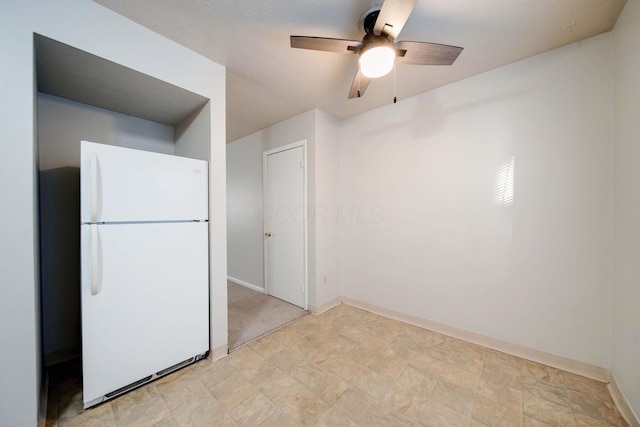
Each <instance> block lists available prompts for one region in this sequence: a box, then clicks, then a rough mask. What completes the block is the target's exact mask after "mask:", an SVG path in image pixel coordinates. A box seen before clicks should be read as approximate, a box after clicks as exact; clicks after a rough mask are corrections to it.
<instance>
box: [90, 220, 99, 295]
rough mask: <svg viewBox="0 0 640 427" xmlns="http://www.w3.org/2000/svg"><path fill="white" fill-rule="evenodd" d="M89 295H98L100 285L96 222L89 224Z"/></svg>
mask: <svg viewBox="0 0 640 427" xmlns="http://www.w3.org/2000/svg"><path fill="white" fill-rule="evenodd" d="M90 228H91V295H94V296H95V295H98V294H99V293H100V291H101V286H100V277H99V274H98V263H99V257H98V249H99V244H98V243H99V242H98V239H99V238H100V236H99V234H98V226H97V225H96V224H91V225H90Z"/></svg>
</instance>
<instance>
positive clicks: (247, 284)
mask: <svg viewBox="0 0 640 427" xmlns="http://www.w3.org/2000/svg"><path fill="white" fill-rule="evenodd" d="M227 280H228V281H230V282H233V283H235V284H237V285H241V286H244V287H245V288H249V289H251V290H252V291H256V292H260V293H263V294H266V293H267V291H266V290H265V289H264V288H261V287H260V286H256V285H253V284H251V283H249V282H245V281H244V280H240V279H236V278H235V277H231V276H227Z"/></svg>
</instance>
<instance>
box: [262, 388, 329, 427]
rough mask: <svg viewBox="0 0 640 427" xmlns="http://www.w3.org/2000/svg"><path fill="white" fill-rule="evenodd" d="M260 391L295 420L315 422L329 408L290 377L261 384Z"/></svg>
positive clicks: (305, 422) (306, 422)
mask: <svg viewBox="0 0 640 427" xmlns="http://www.w3.org/2000/svg"><path fill="white" fill-rule="evenodd" d="M261 391H262V392H263V393H264V394H265V395H266V396H267V397H268V398H269V399H271V401H273V402H274V403H275V404H276V405H277V406H278V407H279V408H280V409H281V410H282V411H284V412H285V413H286V414H287V415H288V416H289V417H291V418H292V419H293V420H295V421H296V422H299V423H302V424H305V425H309V424H313V423H315V422H317V421H318V420H319V419H320V417H321V416H322V415H323V413H324V412H325V411H326V410H327V409H328V408H329V406H328V405H327V404H325V403H324V402H323V401H322V400H321V399H320V398H319V397H317V396H316V395H315V394H313V393H312V392H311V391H310V390H308V389H307V388H305V387H304V386H302V385H301V384H299V383H298V382H296V381H295V380H293V379H291V378H286V379H282V380H280V381H279V382H277V383H274V384H269V385H266V384H265V386H263V388H262V389H261Z"/></svg>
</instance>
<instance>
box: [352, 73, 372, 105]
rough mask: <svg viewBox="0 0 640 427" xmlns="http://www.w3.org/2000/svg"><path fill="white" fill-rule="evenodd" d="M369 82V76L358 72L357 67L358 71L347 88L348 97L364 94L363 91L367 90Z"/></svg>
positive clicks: (357, 96)
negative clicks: (349, 88) (348, 88)
mask: <svg viewBox="0 0 640 427" xmlns="http://www.w3.org/2000/svg"><path fill="white" fill-rule="evenodd" d="M369 83H371V79H370V78H369V77H365V76H364V75H363V74H362V73H361V72H360V68H358V72H357V73H356V76H355V77H354V78H353V83H351V90H349V99H353V98H360V97H361V96H362V95H364V91H365V90H367V87H368V86H369Z"/></svg>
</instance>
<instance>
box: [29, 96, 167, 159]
mask: <svg viewBox="0 0 640 427" xmlns="http://www.w3.org/2000/svg"><path fill="white" fill-rule="evenodd" d="M38 132H39V137H38V139H39V142H38V144H39V150H40V152H39V158H40V169H41V170H46V169H52V168H60V167H64V166H74V167H80V141H82V140H87V141H92V142H99V143H101V144H109V145H117V146H121V147H127V148H136V149H138V150H145V151H153V152H156V153H166V154H175V148H174V143H173V126H168V125H163V124H160V123H156V122H151V121H149V120H144V119H140V118H137V117H131V116H127V115H125V114H120V113H115V112H113V111H109V110H105V109H103V108H97V107H92V106H89V105H86V104H81V103H79V102H74V101H69V100H68V99H64V98H59V97H57V96H52V95H48V94H44V93H39V94H38Z"/></svg>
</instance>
